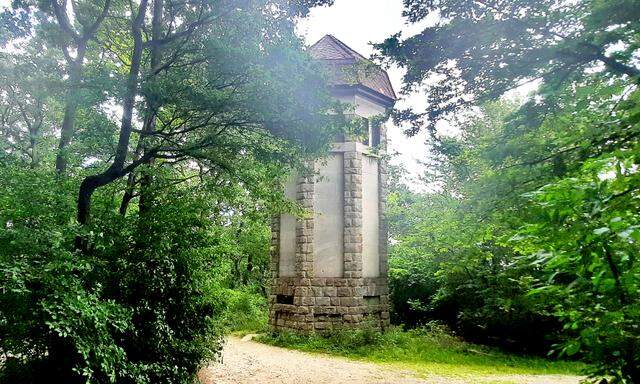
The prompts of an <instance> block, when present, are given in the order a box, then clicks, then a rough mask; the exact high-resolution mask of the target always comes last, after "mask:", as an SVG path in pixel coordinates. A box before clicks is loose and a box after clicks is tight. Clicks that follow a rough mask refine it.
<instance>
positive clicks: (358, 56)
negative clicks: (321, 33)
mask: <svg viewBox="0 0 640 384" xmlns="http://www.w3.org/2000/svg"><path fill="white" fill-rule="evenodd" d="M325 37H328V38H330V39H332V40H334V41H335V42H336V43H337V44H338V45H339V46H340V48H342V49H343V50H345V51H346V52H348V53H349V54H351V56H355V57H356V58H358V59H363V60H369V59H367V58H366V57H364V56H362V55H361V54H359V53H358V52H356V51H355V50H354V49H353V48H351V47H349V46H348V45H347V44H345V43H343V42H342V40H340V39H338V38H337V37H335V36H333V35H332V34H327V35H325Z"/></svg>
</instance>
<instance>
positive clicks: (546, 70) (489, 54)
mask: <svg viewBox="0 0 640 384" xmlns="http://www.w3.org/2000/svg"><path fill="white" fill-rule="evenodd" d="M404 4H405V12H404V15H405V16H406V17H407V18H408V19H409V21H411V22H418V21H427V20H428V21H429V22H428V23H427V27H426V28H425V29H424V30H423V31H422V32H421V33H419V34H416V35H414V36H411V37H407V38H406V39H402V36H401V35H400V34H399V33H398V34H396V35H394V36H392V37H390V38H388V39H387V40H386V41H384V42H383V43H382V44H379V45H378V46H377V47H378V48H379V49H380V50H381V53H382V56H383V57H384V59H385V60H389V61H391V62H394V63H396V64H398V65H400V66H401V67H404V68H406V74H405V76H404V81H405V85H404V87H405V90H415V89H418V88H419V87H420V85H421V84H424V83H425V82H426V83H428V84H429V85H428V86H427V87H426V98H427V102H428V105H429V109H428V110H427V111H425V112H420V111H412V110H403V111H396V113H395V118H396V120H399V121H411V122H413V125H412V128H411V129H409V131H408V132H409V133H415V132H416V131H418V130H419V129H421V127H422V126H423V125H426V126H427V127H428V128H429V129H430V130H431V132H432V133H435V123H436V122H437V121H439V120H441V119H446V118H452V117H454V116H456V115H457V114H459V112H460V111H462V110H464V109H465V108H467V107H469V106H472V105H474V104H475V105H477V104H478V102H486V101H488V100H491V99H495V98H497V97H500V96H502V95H503V94H504V93H505V92H507V91H509V90H511V89H514V88H516V87H517V86H518V85H521V84H526V83H529V82H531V81H532V80H534V79H539V80H540V81H542V82H543V84H545V85H546V86H549V87H557V86H563V85H564V84H566V83H567V82H571V81H580V80H581V79H582V78H583V77H584V76H585V75H586V73H587V72H586V71H585V69H593V68H594V67H597V66H602V68H599V70H600V71H602V72H604V73H603V74H604V76H607V77H619V76H630V77H635V78H636V79H637V78H638V76H640V70H639V69H638V68H637V67H636V66H635V64H634V62H633V57H634V55H637V50H638V34H637V33H638V29H639V28H640V24H639V22H638V20H640V18H639V17H638V15H640V5H638V2H637V1H633V0H608V1H592V0H579V1H571V2H563V1H560V2H559V1H556V0H506V1H505V0H486V1H476V0H440V1H433V0H432V1H421V0H404ZM434 16H435V17H434ZM430 19H435V20H434V21H432V20H430ZM545 102H546V101H545Z"/></svg>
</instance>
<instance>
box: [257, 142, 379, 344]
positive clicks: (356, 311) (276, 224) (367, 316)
mask: <svg viewBox="0 0 640 384" xmlns="http://www.w3.org/2000/svg"><path fill="white" fill-rule="evenodd" d="M349 144H354V145H352V146H348V145H345V146H343V147H341V148H337V149H336V150H335V152H340V153H341V154H342V161H343V176H344V177H343V183H344V188H343V193H344V196H343V199H336V203H341V204H344V209H343V212H344V218H343V225H342V230H343V239H342V241H343V242H344V244H343V245H344V246H343V250H344V251H343V258H342V263H343V269H342V270H343V275H342V276H337V277H316V276H315V274H314V270H313V268H314V256H315V255H314V247H315V244H314V236H313V234H314V231H313V229H314V224H315V223H314V218H313V217H314V216H313V215H312V214H311V213H312V212H313V210H314V190H315V188H314V184H315V179H314V176H304V177H299V178H298V179H297V182H296V199H297V202H298V203H299V204H300V205H301V206H302V207H304V208H305V209H306V210H307V211H308V212H309V214H307V215H305V216H304V217H302V218H298V220H297V222H296V254H295V276H286V277H285V276H278V270H279V269H278V260H279V250H278V247H279V244H280V242H279V239H280V218H279V217H276V218H274V219H273V221H272V239H271V272H272V283H271V289H270V295H269V322H270V325H271V327H272V328H273V329H276V330H284V329H286V330H292V331H297V332H305V333H306V332H322V331H325V330H329V329H334V328H343V327H347V328H348V327H358V326H361V325H363V324H364V322H365V321H367V322H368V321H373V323H374V324H375V326H377V327H380V328H383V329H384V328H386V327H387V326H388V325H389V292H388V285H387V267H386V263H387V256H386V243H387V232H386V222H385V220H384V219H383V217H382V213H383V212H384V196H386V189H385V188H386V187H385V182H386V173H385V174H383V173H382V171H383V170H384V171H385V172H386V166H384V164H383V163H384V158H376V159H377V161H379V165H380V167H379V169H380V171H381V172H380V175H379V183H378V188H379V197H380V202H379V205H378V207H379V209H378V211H379V213H380V220H379V223H380V224H379V226H380V238H379V254H380V264H381V265H380V276H378V277H366V278H363V274H362V264H363V263H362V259H363V244H362V237H363V236H362V228H363V226H362V217H363V215H362V207H363V204H362V199H363V196H362V166H363V157H364V156H370V155H368V154H367V153H365V151H366V150H367V149H366V148H364V147H363V146H358V145H355V144H356V143H349Z"/></svg>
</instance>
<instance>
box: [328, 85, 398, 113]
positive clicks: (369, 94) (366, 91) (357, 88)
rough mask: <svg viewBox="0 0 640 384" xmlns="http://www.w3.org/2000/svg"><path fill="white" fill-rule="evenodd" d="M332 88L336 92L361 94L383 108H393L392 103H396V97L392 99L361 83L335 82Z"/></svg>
mask: <svg viewBox="0 0 640 384" xmlns="http://www.w3.org/2000/svg"><path fill="white" fill-rule="evenodd" d="M333 88H334V89H335V90H336V93H338V94H343V95H345V94H351V93H353V94H356V95H358V96H362V97H364V98H366V99H368V100H370V101H373V102H374V103H377V104H380V105H382V106H384V107H385V108H393V105H394V104H395V103H396V99H393V98H391V97H389V96H387V95H384V94H382V93H380V92H378V91H376V90H373V89H371V88H369V87H366V86H364V85H362V84H353V85H351V84H337V85H333Z"/></svg>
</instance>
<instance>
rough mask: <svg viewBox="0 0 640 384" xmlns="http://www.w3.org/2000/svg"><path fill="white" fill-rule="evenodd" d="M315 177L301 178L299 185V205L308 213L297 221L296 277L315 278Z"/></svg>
mask: <svg viewBox="0 0 640 384" xmlns="http://www.w3.org/2000/svg"><path fill="white" fill-rule="evenodd" d="M313 179H314V176H313V175H311V176H305V177H301V178H300V179H299V180H298V185H297V188H298V190H297V195H296V196H297V199H298V204H300V206H301V207H302V208H303V209H304V210H305V211H306V212H305V216H304V217H301V218H298V219H297V220H296V263H295V269H296V277H299V278H307V279H308V278H311V277H313V192H314V181H313Z"/></svg>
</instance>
